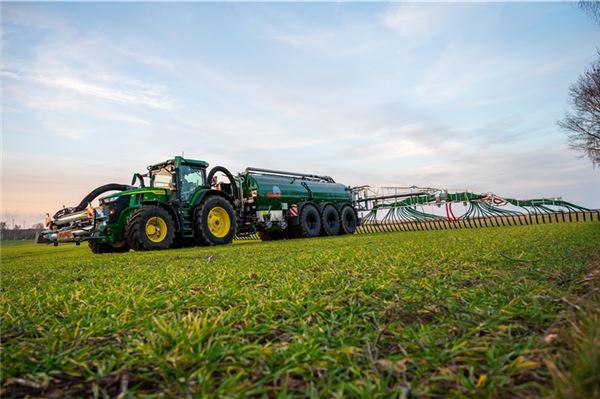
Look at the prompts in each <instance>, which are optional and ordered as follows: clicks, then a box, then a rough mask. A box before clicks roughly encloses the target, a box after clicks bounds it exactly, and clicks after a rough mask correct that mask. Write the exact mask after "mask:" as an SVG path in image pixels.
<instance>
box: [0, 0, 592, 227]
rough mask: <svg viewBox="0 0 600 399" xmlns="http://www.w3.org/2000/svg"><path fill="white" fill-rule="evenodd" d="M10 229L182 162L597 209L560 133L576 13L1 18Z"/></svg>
mask: <svg viewBox="0 0 600 399" xmlns="http://www.w3.org/2000/svg"><path fill="white" fill-rule="evenodd" d="M1 11H2V12H1V20H2V22H1V25H2V30H1V43H0V46H1V48H0V50H1V54H2V59H1V69H0V78H1V85H2V87H1V89H2V90H1V94H2V152H1V156H2V181H1V183H2V185H1V190H2V192H1V194H2V195H1V202H2V204H1V214H0V219H1V220H7V221H9V224H10V225H12V219H14V220H15V223H16V224H21V225H22V224H23V223H25V226H30V225H31V224H33V223H36V222H39V221H41V220H42V217H43V214H44V213H45V212H50V213H51V214H52V213H53V212H54V211H56V210H58V209H59V208H60V207H62V205H67V206H72V205H75V204H77V203H79V201H80V199H81V198H82V197H83V196H84V195H85V194H87V193H88V192H89V191H91V190H92V189H94V188H95V187H97V186H99V185H102V184H105V183H113V182H115V183H129V182H130V181H131V176H132V174H133V173H134V172H143V171H145V168H146V166H147V165H149V164H152V163H156V162H159V161H163V160H166V159H170V158H173V157H174V156H175V155H181V154H183V155H184V156H185V157H187V158H191V159H202V160H205V161H207V162H209V163H210V164H211V166H216V165H222V166H225V167H227V168H229V169H230V170H232V171H235V172H237V171H242V170H243V169H245V168H246V167H248V166H254V167H263V168H272V169H282V170H290V171H299V172H305V173H314V174H325V175H330V176H333V177H334V178H335V179H336V180H337V181H339V182H341V183H344V184H346V185H352V186H355V185H365V184H369V185H372V186H412V185H418V186H428V187H439V188H446V189H449V190H465V189H468V190H469V191H473V192H477V193H485V192H494V193H496V194H498V195H501V196H506V197H516V198H533V197H535V198H539V197H555V196H561V197H563V198H565V199H567V200H569V201H572V202H575V203H578V204H580V205H583V206H587V207H592V208H599V207H600V171H599V170H598V169H594V168H593V167H592V164H591V163H590V162H589V161H588V160H587V159H585V158H584V159H582V158H580V157H579V154H578V153H577V152H574V151H573V150H570V149H569V148H568V144H567V139H566V136H565V133H564V132H563V131H561V130H560V128H559V127H558V126H557V124H556V122H557V121H558V120H560V119H561V118H562V117H563V116H564V113H565V111H566V110H568V109H569V104H568V96H567V93H568V88H569V85H570V84H572V83H573V82H574V81H575V80H576V79H577V77H578V76H579V75H580V74H581V73H582V72H583V71H584V70H585V68H586V66H588V65H589V64H590V63H591V62H592V61H593V60H594V58H595V57H596V54H597V50H596V49H597V48H598V46H600V40H599V39H600V26H598V25H597V24H595V23H594V22H593V21H592V19H591V18H589V16H587V15H586V14H585V13H583V12H582V11H581V10H579V9H578V8H577V6H576V3H564V2H561V3H339V2H337V3H6V2H2V3H1Z"/></svg>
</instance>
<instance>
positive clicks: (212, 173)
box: [207, 166, 240, 200]
mask: <svg viewBox="0 0 600 399" xmlns="http://www.w3.org/2000/svg"><path fill="white" fill-rule="evenodd" d="M217 172H221V173H223V174H224V175H225V176H227V178H228V179H229V181H230V183H231V191H233V198H234V199H236V200H239V199H240V198H239V197H240V194H239V192H238V188H237V184H236V182H235V179H234V177H233V175H232V174H231V172H230V171H229V170H228V169H227V168H225V167H223V166H215V167H214V168H212V169H211V170H210V172H209V173H208V177H207V180H208V181H209V182H211V181H212V178H213V177H214V176H215V173H217Z"/></svg>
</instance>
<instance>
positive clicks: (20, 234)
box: [0, 222, 44, 241]
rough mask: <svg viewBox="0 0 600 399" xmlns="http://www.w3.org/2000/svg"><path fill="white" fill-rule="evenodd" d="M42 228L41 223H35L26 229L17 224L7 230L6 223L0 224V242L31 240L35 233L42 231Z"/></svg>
mask: <svg viewBox="0 0 600 399" xmlns="http://www.w3.org/2000/svg"><path fill="white" fill-rule="evenodd" d="M43 228H44V226H43V225H42V224H41V223H36V224H34V225H33V226H31V227H30V228H27V229H24V228H22V226H21V225H18V224H15V225H14V226H13V228H12V229H9V228H8V223H7V222H0V240H1V241H6V240H33V239H34V238H35V235H36V233H37V232H39V231H41V230H43Z"/></svg>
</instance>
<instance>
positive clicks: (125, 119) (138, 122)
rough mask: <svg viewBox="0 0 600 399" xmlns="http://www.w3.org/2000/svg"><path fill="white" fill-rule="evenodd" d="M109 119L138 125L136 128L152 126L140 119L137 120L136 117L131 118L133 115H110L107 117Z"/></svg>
mask: <svg viewBox="0 0 600 399" xmlns="http://www.w3.org/2000/svg"><path fill="white" fill-rule="evenodd" d="M108 118H109V119H112V120H114V121H123V122H127V123H131V124H134V125H138V126H152V123H151V122H149V121H147V120H145V119H142V118H138V117H137V116H133V115H125V114H111V115H108Z"/></svg>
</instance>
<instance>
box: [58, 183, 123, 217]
mask: <svg viewBox="0 0 600 399" xmlns="http://www.w3.org/2000/svg"><path fill="white" fill-rule="evenodd" d="M131 188H132V187H131V186H128V185H126V184H117V183H109V184H105V185H103V186H100V187H97V188H96V189H94V190H93V191H91V192H90V193H89V194H88V195H86V196H85V197H83V199H82V200H81V202H80V203H79V205H77V206H76V207H74V208H66V209H61V210H60V211H58V212H56V213H55V214H54V219H57V218H59V217H61V216H64V215H65V214H67V213H72V212H79V211H82V210H84V209H85V208H86V207H87V206H88V204H89V203H90V202H92V201H93V200H94V198H96V197H98V196H99V195H100V194H102V193H105V192H107V191H125V190H129V189H131ZM66 210H68V211H66Z"/></svg>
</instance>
